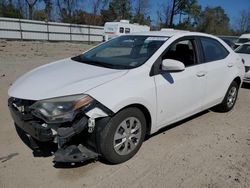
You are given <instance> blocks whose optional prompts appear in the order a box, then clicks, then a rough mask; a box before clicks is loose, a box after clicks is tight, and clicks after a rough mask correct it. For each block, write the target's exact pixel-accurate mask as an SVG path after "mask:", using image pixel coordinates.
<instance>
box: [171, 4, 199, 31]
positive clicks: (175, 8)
mask: <svg viewBox="0 0 250 188" xmlns="http://www.w3.org/2000/svg"><path fill="white" fill-rule="evenodd" d="M200 12H201V6H200V5H199V4H198V2H197V0H173V4H172V10H171V17H170V26H171V27H173V20H174V16H175V15H179V24H180V23H181V21H182V15H186V16H187V19H186V22H188V23H190V22H191V21H192V19H195V18H197V16H198V15H199V14H200Z"/></svg>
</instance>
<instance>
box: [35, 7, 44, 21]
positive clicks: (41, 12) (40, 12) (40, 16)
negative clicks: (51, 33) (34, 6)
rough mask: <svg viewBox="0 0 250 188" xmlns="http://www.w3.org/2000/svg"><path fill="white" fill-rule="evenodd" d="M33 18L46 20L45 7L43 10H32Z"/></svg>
mask: <svg viewBox="0 0 250 188" xmlns="http://www.w3.org/2000/svg"><path fill="white" fill-rule="evenodd" d="M33 19H34V20H39V21H45V20H47V13H46V11H45V9H44V10H34V12H33Z"/></svg>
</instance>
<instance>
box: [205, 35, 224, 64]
mask: <svg viewBox="0 0 250 188" xmlns="http://www.w3.org/2000/svg"><path fill="white" fill-rule="evenodd" d="M201 44H202V48H203V51H204V58H205V62H211V61H217V60H221V59H224V58H226V57H227V56H228V54H229V52H228V51H227V49H226V48H225V47H224V46H223V45H222V44H221V43H220V42H218V41H217V40H215V39H212V38H205V37H203V38H201Z"/></svg>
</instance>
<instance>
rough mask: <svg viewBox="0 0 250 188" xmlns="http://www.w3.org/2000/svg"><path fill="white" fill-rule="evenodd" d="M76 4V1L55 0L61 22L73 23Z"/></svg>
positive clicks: (77, 2)
mask: <svg viewBox="0 0 250 188" xmlns="http://www.w3.org/2000/svg"><path fill="white" fill-rule="evenodd" d="M78 4H79V1H78V0H57V7H58V9H59V15H60V20H61V21H62V22H67V23H74V13H75V11H76V8H77V6H78Z"/></svg>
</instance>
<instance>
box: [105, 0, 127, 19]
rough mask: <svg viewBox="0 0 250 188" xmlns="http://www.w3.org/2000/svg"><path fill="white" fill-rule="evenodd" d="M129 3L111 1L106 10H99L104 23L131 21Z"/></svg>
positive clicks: (121, 0)
mask: <svg viewBox="0 0 250 188" xmlns="http://www.w3.org/2000/svg"><path fill="white" fill-rule="evenodd" d="M131 9H132V8H131V2H130V0H112V1H111V2H110V3H109V7H108V9H107V10H101V15H102V17H103V20H104V22H108V21H114V20H121V19H128V20H131V18H132V13H131Z"/></svg>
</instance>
